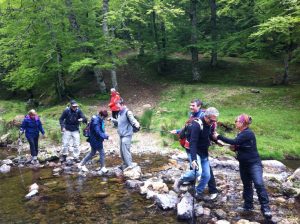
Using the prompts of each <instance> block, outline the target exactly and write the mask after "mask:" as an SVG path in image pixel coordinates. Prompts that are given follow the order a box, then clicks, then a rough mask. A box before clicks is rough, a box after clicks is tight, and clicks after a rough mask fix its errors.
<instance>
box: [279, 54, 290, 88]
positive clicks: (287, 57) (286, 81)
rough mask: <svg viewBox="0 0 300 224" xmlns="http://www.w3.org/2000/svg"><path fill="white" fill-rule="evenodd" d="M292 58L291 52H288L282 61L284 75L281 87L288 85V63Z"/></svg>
mask: <svg viewBox="0 0 300 224" xmlns="http://www.w3.org/2000/svg"><path fill="white" fill-rule="evenodd" d="M291 59H292V57H291V52H288V53H287V55H286V57H284V59H283V61H284V73H283V79H282V82H281V84H283V85H287V84H289V63H290V61H291Z"/></svg>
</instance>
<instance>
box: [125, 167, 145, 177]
mask: <svg viewBox="0 0 300 224" xmlns="http://www.w3.org/2000/svg"><path fill="white" fill-rule="evenodd" d="M123 175H124V177H127V178H129V179H132V180H137V179H139V178H140V177H141V176H142V170H141V167H140V166H134V167H127V168H126V169H125V170H124V171H123Z"/></svg>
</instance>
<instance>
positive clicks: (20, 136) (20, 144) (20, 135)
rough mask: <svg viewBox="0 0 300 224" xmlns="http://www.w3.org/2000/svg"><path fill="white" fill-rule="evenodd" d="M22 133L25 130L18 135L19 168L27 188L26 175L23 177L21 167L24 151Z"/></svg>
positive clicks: (23, 183)
mask: <svg viewBox="0 0 300 224" xmlns="http://www.w3.org/2000/svg"><path fill="white" fill-rule="evenodd" d="M22 134H23V132H22V133H19V137H18V154H19V161H18V169H19V173H20V178H21V183H22V186H23V188H24V189H26V187H25V181H24V177H23V174H22V172H21V168H20V161H21V156H22V151H23V142H22Z"/></svg>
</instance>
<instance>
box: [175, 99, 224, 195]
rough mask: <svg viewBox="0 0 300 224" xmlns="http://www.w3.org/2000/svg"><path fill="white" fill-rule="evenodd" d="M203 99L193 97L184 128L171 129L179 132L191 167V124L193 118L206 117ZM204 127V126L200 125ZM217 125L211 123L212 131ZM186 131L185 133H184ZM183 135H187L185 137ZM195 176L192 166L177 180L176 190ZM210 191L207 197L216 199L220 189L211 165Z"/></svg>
mask: <svg viewBox="0 0 300 224" xmlns="http://www.w3.org/2000/svg"><path fill="white" fill-rule="evenodd" d="M202 104H203V103H202V101H201V100H200V99H193V100H192V101H191V102H190V111H191V112H190V116H189V120H188V121H187V122H186V125H185V127H184V128H182V129H178V130H172V131H170V133H172V134H177V135H179V136H182V138H181V137H179V138H180V144H181V146H182V147H183V148H185V150H186V153H187V156H188V159H189V163H190V167H192V159H191V153H190V145H189V142H190V134H191V125H192V121H193V120H197V119H201V118H203V117H204V115H205V109H201V107H202ZM200 127H202V126H200ZM216 127H217V124H216V122H215V123H213V124H212V125H211V133H213V132H215V130H216ZM184 132H185V133H184ZM183 135H186V136H184V137H183ZM197 173H198V174H197V176H201V173H200V172H199V171H197ZM194 178H195V172H194V171H193V170H192V168H191V169H190V170H188V171H187V172H186V173H185V174H184V175H183V176H182V177H181V178H180V179H178V180H176V181H175V183H174V186H173V188H174V190H175V191H176V192H179V189H180V186H181V185H182V184H183V183H184V180H191V179H194ZM208 191H209V194H210V196H209V198H207V199H208V200H215V199H216V198H217V197H218V193H219V191H218V189H217V186H216V181H215V177H214V174H213V171H212V168H211V167H210V180H209V182H208Z"/></svg>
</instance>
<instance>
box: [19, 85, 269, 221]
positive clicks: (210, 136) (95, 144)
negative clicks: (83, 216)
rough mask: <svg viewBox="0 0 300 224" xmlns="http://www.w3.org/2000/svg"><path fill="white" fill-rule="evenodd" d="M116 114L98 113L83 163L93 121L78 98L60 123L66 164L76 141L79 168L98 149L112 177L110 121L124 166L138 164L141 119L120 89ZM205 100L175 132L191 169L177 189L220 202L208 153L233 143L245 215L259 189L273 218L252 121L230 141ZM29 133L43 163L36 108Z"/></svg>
mask: <svg viewBox="0 0 300 224" xmlns="http://www.w3.org/2000/svg"><path fill="white" fill-rule="evenodd" d="M108 106H109V107H110V110H111V111H112V117H110V118H108V112H107V110H100V111H99V113H98V114H97V115H93V117H92V118H91V121H90V123H89V125H88V127H89V135H88V141H89V143H90V146H91V152H90V153H88V154H87V155H86V156H85V157H84V159H83V160H81V161H80V160H79V155H80V149H79V145H80V134H79V125H80V122H83V123H87V118H86V117H85V115H84V114H83V112H82V111H81V110H80V108H79V105H78V104H77V102H76V101H74V100H72V101H71V102H70V105H69V107H67V108H66V109H65V110H64V111H63V113H62V115H61V117H60V119H59V122H60V125H61V131H62V156H61V162H65V161H66V158H67V155H68V153H69V149H70V142H72V143H73V156H74V160H75V161H76V162H77V163H79V164H78V167H79V168H80V169H82V170H83V171H88V169H87V168H86V166H85V164H86V163H87V161H89V160H90V159H91V158H92V157H93V156H94V155H95V153H96V152H97V151H98V152H99V154H100V159H99V162H100V171H99V172H101V173H106V172H107V169H106V168H105V153H104V149H103V141H104V140H106V139H107V140H108V139H109V136H108V135H107V134H106V132H105V120H109V121H112V122H113V124H114V125H115V126H116V127H117V129H118V134H119V137H120V155H121V157H122V161H123V164H122V165H121V166H120V168H122V169H123V170H124V169H126V168H128V167H134V166H136V163H133V162H132V156H131V152H130V147H131V140H132V136H133V133H134V132H135V131H136V130H138V129H139V128H140V124H139V122H138V121H137V120H136V119H135V117H134V115H133V113H132V111H130V110H129V109H128V108H127V107H126V105H125V102H124V100H123V99H122V98H121V97H120V95H119V93H118V92H117V91H116V90H115V89H113V88H112V89H111V99H110V103H109V105H108ZM201 107H202V102H201V100H199V99H194V100H192V101H191V102H190V111H191V112H190V116H189V119H188V121H187V122H186V124H185V125H184V127H183V128H182V129H178V130H171V131H170V133H172V134H176V135H178V136H179V139H180V144H181V145H182V147H184V148H185V150H186V153H187V156H188V159H189V165H190V169H189V170H188V171H186V172H185V173H184V174H183V175H182V176H181V177H180V178H179V179H178V180H176V181H175V183H174V185H173V188H174V191H176V192H179V191H180V186H181V185H183V184H184V183H186V182H189V183H197V182H198V185H197V186H196V187H195V194H194V197H195V198H196V199H197V200H214V199H216V198H217V197H218V193H219V191H218V189H217V187H216V181H215V178H214V174H213V170H212V168H211V166H210V163H209V154H208V149H209V146H210V145H211V144H212V142H215V143H216V144H218V145H219V146H224V145H225V144H229V145H230V149H231V150H232V151H234V152H236V155H237V160H238V161H239V168H240V176H241V180H242V183H243V199H244V205H243V207H242V208H241V210H243V211H251V210H253V208H254V207H253V187H252V184H254V187H255V189H256V192H257V195H258V200H259V202H260V205H261V211H262V214H263V215H264V217H265V218H267V219H270V218H271V217H272V214H271V210H270V206H269V198H268V193H267V191H266V188H265V186H264V181H263V176H262V174H263V169H262V163H261V159H260V157H259V154H258V151H257V146H256V138H255V134H254V133H253V131H252V130H251V129H250V128H249V126H250V124H251V123H252V118H251V117H250V116H249V115H247V114H241V115H239V116H238V117H237V118H236V120H235V126H236V128H237V129H238V131H239V133H238V134H237V136H236V138H234V139H230V138H227V137H224V136H222V135H220V134H218V132H217V121H218V117H219V111H218V110H217V109H216V108H214V107H209V108H207V109H203V108H201ZM24 131H25V135H26V138H27V140H28V142H29V144H30V151H31V156H32V163H33V164H35V163H38V162H37V154H38V139H39V132H41V133H42V135H44V134H45V131H44V129H43V127H42V123H41V121H40V119H39V117H38V115H37V113H36V111H34V110H30V111H29V113H28V115H27V116H26V117H25V118H24V120H23V122H22V125H21V129H20V132H21V133H23V132H24ZM206 186H208V191H209V193H210V195H209V196H208V197H204V190H205V188H206Z"/></svg>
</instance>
